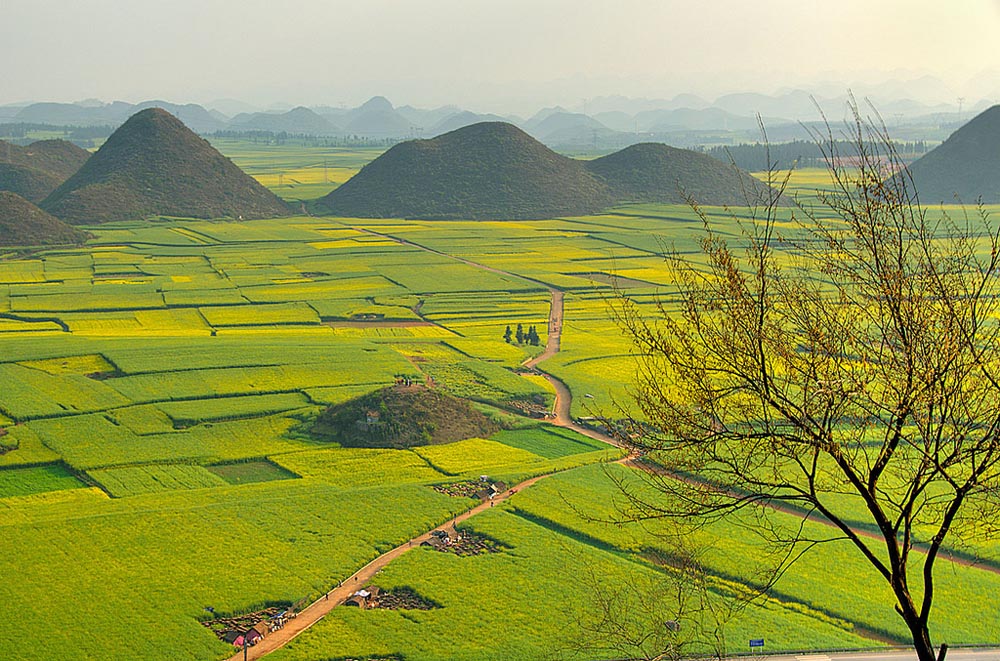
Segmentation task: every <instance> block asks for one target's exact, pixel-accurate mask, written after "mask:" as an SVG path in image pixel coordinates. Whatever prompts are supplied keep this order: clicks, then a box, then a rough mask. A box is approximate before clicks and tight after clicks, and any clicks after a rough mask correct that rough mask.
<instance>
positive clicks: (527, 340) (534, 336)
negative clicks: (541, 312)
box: [503, 324, 542, 347]
mask: <svg viewBox="0 0 1000 661" xmlns="http://www.w3.org/2000/svg"><path fill="white" fill-rule="evenodd" d="M512 340H515V341H517V343H518V344H530V345H531V346H533V347H537V346H538V345H539V344H540V343H541V341H542V340H541V338H540V337H538V331H537V330H535V327H534V326H528V330H527V332H525V330H524V326H522V325H521V324H518V325H517V331H516V332H512V331H511V330H510V324H507V329H506V330H505V331H504V332H503V341H504V342H506V343H507V344H511V343H512Z"/></svg>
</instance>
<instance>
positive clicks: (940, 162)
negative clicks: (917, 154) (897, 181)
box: [910, 105, 1000, 204]
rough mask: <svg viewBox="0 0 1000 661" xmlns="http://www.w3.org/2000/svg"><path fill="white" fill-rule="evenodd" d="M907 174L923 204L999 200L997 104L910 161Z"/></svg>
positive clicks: (999, 108)
mask: <svg viewBox="0 0 1000 661" xmlns="http://www.w3.org/2000/svg"><path fill="white" fill-rule="evenodd" d="M910 174H912V175H913V183H914V184H915V186H916V190H917V193H918V194H919V195H920V200H921V202H923V203H924V204H939V203H942V202H943V203H945V204H954V203H955V202H956V201H961V202H963V203H967V204H972V203H975V202H976V201H977V200H978V199H980V198H982V201H983V202H984V203H986V204H996V203H1000V105H996V106H993V107H991V108H988V109H987V110H984V111H983V112H981V113H980V114H979V115H977V116H975V117H973V118H972V119H971V120H970V121H969V122H968V123H967V124H965V125H964V126H962V127H961V128H960V129H958V130H957V131H955V132H954V133H952V134H951V136H950V137H949V138H948V139H947V140H945V141H944V142H942V143H941V144H940V145H938V146H937V147H935V148H934V149H932V150H931V151H929V152H927V153H926V154H924V156H923V157H921V158H919V159H917V160H916V161H914V162H913V163H912V164H911V165H910Z"/></svg>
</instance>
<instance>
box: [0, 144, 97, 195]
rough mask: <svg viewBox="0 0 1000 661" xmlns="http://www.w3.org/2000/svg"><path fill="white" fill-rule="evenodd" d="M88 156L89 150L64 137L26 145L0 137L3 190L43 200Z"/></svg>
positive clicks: (0, 187) (0, 183) (1, 182)
mask: <svg viewBox="0 0 1000 661" xmlns="http://www.w3.org/2000/svg"><path fill="white" fill-rule="evenodd" d="M88 158H90V153H89V152H88V151H86V150H85V149H81V148H80V147H77V146H76V145H74V144H73V143H71V142H67V141H65V140H39V141H37V142H33V143H31V144H30V145H28V146H26V147H21V146H19V145H14V144H11V143H9V142H5V141H3V140H0V190H5V191H10V192H12V193H17V194H18V195H20V196H21V197H23V198H25V199H28V200H30V201H31V202H35V203H38V202H41V201H42V200H43V199H45V197H46V196H47V195H49V193H51V192H52V191H54V190H55V189H56V188H57V187H58V186H59V184H61V183H62V182H64V181H66V179H68V178H69V177H70V176H71V175H72V174H73V173H74V172H76V171H77V170H79V169H80V167H81V166H82V165H83V164H84V163H86V162H87V159H88Z"/></svg>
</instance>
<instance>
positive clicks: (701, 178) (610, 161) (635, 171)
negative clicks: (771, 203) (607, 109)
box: [587, 143, 766, 205]
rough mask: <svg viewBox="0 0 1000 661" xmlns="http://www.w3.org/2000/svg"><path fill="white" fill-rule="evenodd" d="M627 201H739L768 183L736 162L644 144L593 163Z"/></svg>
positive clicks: (591, 166) (616, 194) (619, 197)
mask: <svg viewBox="0 0 1000 661" xmlns="http://www.w3.org/2000/svg"><path fill="white" fill-rule="evenodd" d="M587 168H588V169H589V170H590V171H591V172H593V173H594V174H596V175H598V176H600V177H601V178H602V179H604V181H606V182H607V184H608V186H609V187H610V188H611V191H612V194H613V195H614V197H615V199H617V200H619V201H622V202H655V203H661V204H683V203H685V202H686V201H687V200H686V197H687V196H690V197H691V198H692V199H694V200H695V201H696V202H698V203H699V204H710V205H723V204H729V205H736V204H743V203H744V202H745V200H746V196H745V193H749V194H750V195H752V196H756V195H759V194H761V193H763V192H764V191H766V186H765V185H764V184H762V183H761V182H759V181H758V180H756V179H754V178H753V177H751V176H750V174H749V173H747V172H744V171H742V170H740V169H738V168H735V167H733V166H731V165H726V164H725V163H721V162H720V161H717V160H716V159H714V158H712V157H711V156H706V155H705V154H699V153H698V152H693V151H691V150H689V149H677V148H675V147H670V146H667V145H663V144H656V143H642V144H638V145H632V146H631V147H626V148H625V149H622V150H621V151H618V152H615V153H614V154H609V155H608V156H604V157H602V158H598V159H595V160H593V161H589V162H588V163H587Z"/></svg>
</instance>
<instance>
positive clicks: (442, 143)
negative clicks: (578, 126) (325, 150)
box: [320, 122, 611, 220]
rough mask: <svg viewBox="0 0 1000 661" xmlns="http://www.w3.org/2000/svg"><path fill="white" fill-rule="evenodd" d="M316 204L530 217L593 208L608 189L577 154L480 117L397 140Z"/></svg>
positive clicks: (347, 211) (402, 212)
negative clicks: (441, 132) (422, 135)
mask: <svg viewBox="0 0 1000 661" xmlns="http://www.w3.org/2000/svg"><path fill="white" fill-rule="evenodd" d="M320 203H321V205H322V206H325V207H326V208H328V209H329V210H330V211H331V212H333V213H336V214H339V215H343V216H358V217H364V218H393V217H401V218H449V219H459V218H466V219H472V220H480V219H531V218H551V217H554V216H559V215H565V214H578V215H582V214H587V213H593V212H595V211H598V210H600V209H603V208H605V207H607V206H609V205H610V204H611V196H610V195H609V193H608V189H607V186H606V185H605V184H604V183H602V182H601V181H599V180H598V179H597V178H595V177H594V176H593V175H591V174H590V173H589V172H587V170H586V169H585V168H584V167H583V166H582V164H581V163H579V162H578V161H574V160H573V159H570V158H566V157H565V156H560V155H559V154H557V153H555V152H554V151H552V150H551V149H549V148H548V147H546V146H544V145H543V144H541V143H540V142H538V141H537V140H535V139H534V138H532V137H531V136H529V135H528V134H526V133H525V132H524V131H522V130H520V129H519V128H517V127H515V126H513V125H511V124H505V123H502V122H482V123H479V124H473V125H471V126H466V127H464V128H461V129H458V130H456V131H452V132H450V133H445V134H444V135H441V136H438V137H436V138H432V139H430V140H411V141H409V142H403V143H400V144H398V145H396V146H394V147H393V148H392V149H390V150H389V151H387V152H386V153H384V154H383V155H382V156H380V157H378V158H377V159H375V160H374V161H372V162H371V163H369V164H368V165H366V166H365V167H364V168H363V169H362V170H361V172H359V173H358V174H357V175H355V176H354V177H353V178H351V179H350V180H349V181H347V183H345V184H344V185H342V186H341V187H340V188H338V189H336V190H335V191H333V192H332V193H330V194H329V195H327V196H326V197H324V198H322V199H321V200H320Z"/></svg>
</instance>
